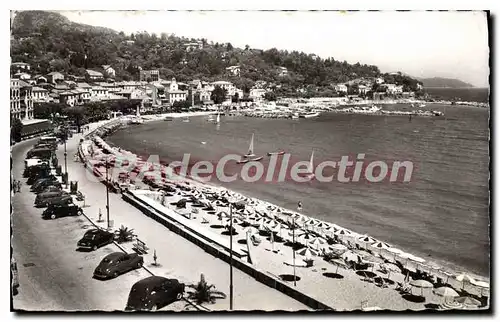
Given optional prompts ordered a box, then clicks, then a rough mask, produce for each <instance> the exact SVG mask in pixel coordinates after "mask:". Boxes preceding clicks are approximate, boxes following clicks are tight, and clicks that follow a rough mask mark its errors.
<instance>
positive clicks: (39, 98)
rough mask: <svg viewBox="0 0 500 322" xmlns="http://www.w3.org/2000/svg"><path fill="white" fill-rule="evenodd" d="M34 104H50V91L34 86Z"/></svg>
mask: <svg viewBox="0 0 500 322" xmlns="http://www.w3.org/2000/svg"><path fill="white" fill-rule="evenodd" d="M32 91H33V102H35V103H38V102H48V101H49V91H48V90H46V89H45V88H41V87H37V86H34V87H33V89H32Z"/></svg>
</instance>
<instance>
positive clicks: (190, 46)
mask: <svg viewBox="0 0 500 322" xmlns="http://www.w3.org/2000/svg"><path fill="white" fill-rule="evenodd" d="M184 48H185V50H186V51H187V52H191V51H193V50H196V49H203V42H202V41H201V40H197V41H192V42H188V43H185V44H184Z"/></svg>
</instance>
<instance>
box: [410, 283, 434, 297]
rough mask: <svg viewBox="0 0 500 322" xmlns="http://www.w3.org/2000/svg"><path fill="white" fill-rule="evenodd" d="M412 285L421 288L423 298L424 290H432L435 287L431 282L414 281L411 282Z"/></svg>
mask: <svg viewBox="0 0 500 322" xmlns="http://www.w3.org/2000/svg"><path fill="white" fill-rule="evenodd" d="M410 285H411V286H414V287H418V288H420V290H421V295H422V296H423V295H424V288H431V287H433V286H434V285H432V283H431V282H428V281H426V280H412V281H411V282H410Z"/></svg>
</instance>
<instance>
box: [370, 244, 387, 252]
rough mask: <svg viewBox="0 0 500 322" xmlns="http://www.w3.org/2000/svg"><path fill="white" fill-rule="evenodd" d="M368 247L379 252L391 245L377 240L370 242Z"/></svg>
mask: <svg viewBox="0 0 500 322" xmlns="http://www.w3.org/2000/svg"><path fill="white" fill-rule="evenodd" d="M370 248H372V249H375V250H378V251H379V253H380V252H381V251H382V250H383V249H389V248H391V246H389V245H388V244H386V243H384V242H381V241H378V242H375V243H373V244H371V245H370Z"/></svg>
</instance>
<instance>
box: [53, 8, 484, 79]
mask: <svg viewBox="0 0 500 322" xmlns="http://www.w3.org/2000/svg"><path fill="white" fill-rule="evenodd" d="M61 13H62V14H64V15H65V16H66V17H68V18H69V19H70V20H72V21H75V22H79V23H85V24H89V25H95V26H103V27H108V28H112V29H114V30H117V31H123V32H125V33H127V34H129V33H133V32H137V31H147V32H149V33H153V32H154V33H157V34H160V33H162V32H166V33H169V34H172V33H173V34H176V35H178V36H184V37H189V38H191V37H192V38H206V39H208V40H209V41H214V42H230V43H231V44H232V45H233V46H237V47H244V46H245V45H249V46H250V47H251V48H259V49H269V48H273V47H275V48H278V49H287V50H299V51H304V52H306V53H314V54H317V55H318V56H320V57H322V58H327V57H333V58H334V59H336V60H340V61H344V60H346V61H347V62H349V63H356V62H359V63H361V64H369V65H376V66H378V67H379V68H380V69H381V71H382V72H392V71H401V72H403V73H406V74H409V75H411V76H415V77H447V78H457V79H460V80H462V81H465V82H468V83H471V84H472V85H474V86H477V87H488V86H489V85H488V84H489V81H488V77H489V67H488V64H489V63H488V59H489V47H488V26H487V19H486V14H485V13H483V12H437V11H434V12H427V11H411V12H395V11H386V12H367V11H365V12H324V11H316V12H305V11H302V12H280V11H273V12H262V11H261V12H258V11H212V12H208V11H207V12H202V11H192V12H188V11H64V12H61Z"/></svg>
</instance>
